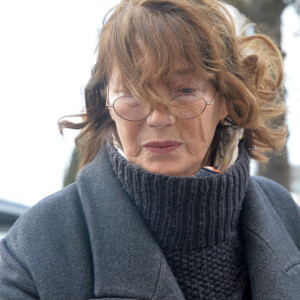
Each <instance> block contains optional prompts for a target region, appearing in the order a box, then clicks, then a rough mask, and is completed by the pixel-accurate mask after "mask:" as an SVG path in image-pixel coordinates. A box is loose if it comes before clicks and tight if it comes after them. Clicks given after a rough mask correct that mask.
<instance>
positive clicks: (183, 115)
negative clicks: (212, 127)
mask: <svg viewBox="0 0 300 300" xmlns="http://www.w3.org/2000/svg"><path fill="white" fill-rule="evenodd" d="M172 101H174V102H176V103H178V104H180V109H179V110H178V113H177V116H178V118H180V119H193V118H195V117H197V116H200V115H201V114H202V113H203V111H204V110H205V106H206V104H205V100H204V99H203V98H202V97H199V96H195V95H184V94H183V95H179V96H177V97H175V98H173V99H172Z"/></svg>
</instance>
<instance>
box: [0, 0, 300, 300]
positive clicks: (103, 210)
mask: <svg viewBox="0 0 300 300" xmlns="http://www.w3.org/2000/svg"><path fill="white" fill-rule="evenodd" d="M282 74H283V71H282V60H281V56H280V53H279V51H278V49H277V48H276V46H275V45H274V43H273V42H272V41H271V40H270V39H269V38H268V37H266V36H263V35H254V36H251V37H245V36H237V35H236V32H235V27H234V23H233V20H232V18H231V17H230V14H229V13H228V11H227V9H226V8H225V7H224V6H223V5H222V3H220V2H218V1H215V0H180V1H179V0H123V1H122V2H121V3H120V4H119V5H118V6H117V7H116V8H115V9H114V10H113V11H112V12H111V13H110V15H109V17H108V19H107V20H106V22H105V24H104V26H103V29H102V31H101V34H100V37H99V45H98V58H97V63H96V65H95V67H94V69H93V71H92V76H91V79H90V81H89V83H88V85H87V87H86V90H85V101H86V103H85V104H86V107H85V111H84V113H83V114H82V118H83V119H82V120H83V121H82V122H81V123H79V124H73V123H70V122H67V121H62V122H61V127H62V128H66V127H68V128H74V129H81V132H80V134H79V136H78V137H77V144H78V145H79V146H80V147H81V149H82V155H81V163H82V170H81V171H80V173H79V176H78V179H77V182H76V183H74V184H72V185H69V186H68V187H67V188H65V189H63V190H61V191H59V192H58V193H56V194H54V195H51V196H49V197H47V198H46V199H44V200H42V201H40V202H39V203H38V204H37V205H35V206H34V207H33V208H32V209H30V210H29V211H28V212H27V213H26V214H24V215H23V216H22V217H21V218H20V219H19V220H18V222H17V223H16V224H15V226H14V227H13V228H12V230H11V231H10V232H9V234H8V235H7V237H6V238H5V239H4V240H3V241H2V243H1V261H0V298H1V299H5V300H8V299H14V300H16V299H22V300H26V299H45V300H51V299H74V300H77V299H78V300H80V299H82V300H83V299H153V300H154V299H155V300H156V299H157V300H158V299H169V300H174V299H257V300H264V299H270V300H271V299H272V300H274V299H280V300H290V299H299V295H300V252H299V249H300V211H299V208H298V207H297V206H296V205H295V204H294V202H293V200H292V198H291V197H290V195H289V193H288V192H287V191H286V190H285V189H284V188H282V187H281V186H279V185H278V184H276V183H274V182H272V181H270V180H267V179H264V178H259V177H250V175H249V158H251V157H252V158H254V159H257V160H258V161H266V159H267V156H266V153H267V152H270V151H278V150H280V149H281V148H282V145H283V144H284V142H285V137H286V127H285V124H284V122H283V121H282V119H283V118H282V115H283V114H284V105H283V102H282V99H281V83H282Z"/></svg>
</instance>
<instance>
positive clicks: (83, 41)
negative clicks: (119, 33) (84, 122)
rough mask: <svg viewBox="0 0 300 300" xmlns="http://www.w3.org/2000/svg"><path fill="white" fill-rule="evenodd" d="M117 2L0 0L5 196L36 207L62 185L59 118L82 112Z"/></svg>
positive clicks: (64, 157)
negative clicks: (100, 39) (104, 27)
mask: <svg viewBox="0 0 300 300" xmlns="http://www.w3.org/2000/svg"><path fill="white" fill-rule="evenodd" d="M117 2H118V1H116V0H109V1H103V0H97V1H96V0H72V1H71V0H69V1H67V0H1V1H0V104H1V105H0V198H2V199H6V200H10V201H15V202H21V203H24V204H26V205H32V204H34V203H36V202H37V201H39V200H40V199H42V198H43V197H45V196H47V195H49V194H51V193H53V192H55V191H57V190H59V189H60V188H61V187H62V180H63V174H64V170H65V168H66V167H67V165H68V161H69V158H70V153H71V151H72V148H73V146H74V143H73V139H74V133H72V132H71V131H70V130H69V131H66V133H65V136H64V137H62V136H60V134H59V133H58V130H57V120H58V118H59V117H61V116H62V115H65V114H70V113H76V112H79V111H80V110H81V108H82V105H83V96H82V92H83V88H84V86H85V84H86V83H87V81H88V79H89V76H90V70H91V68H92V66H93V64H94V63H95V56H94V49H95V47H96V42H97V32H98V31H97V30H99V28H100V26H101V24H102V19H103V16H104V15H105V13H106V12H107V10H108V9H109V8H110V7H112V6H113V5H114V4H116V3H117ZM283 21H284V22H283V23H284V49H285V51H286V52H287V57H286V60H285V68H286V73H287V77H286V87H287V89H288V105H289V107H290V114H289V123H290V128H291V133H290V139H289V144H288V145H289V155H290V161H291V163H292V164H294V165H300V157H299V149H300V145H299V140H300V134H299V130H300V121H299V120H300V118H299V111H300V87H299V79H298V78H297V77H299V67H300V58H299V53H300V39H299V36H298V37H296V33H297V31H298V35H299V32H300V29H299V19H298V17H297V16H296V15H295V12H294V9H293V8H292V7H290V8H288V9H286V11H285V13H284V19H283ZM297 112H298V114H297Z"/></svg>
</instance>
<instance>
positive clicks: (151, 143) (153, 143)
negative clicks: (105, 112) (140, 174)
mask: <svg viewBox="0 0 300 300" xmlns="http://www.w3.org/2000/svg"><path fill="white" fill-rule="evenodd" d="M118 74H119V73H118V69H117V68H114V71H113V74H112V77H111V80H110V83H109V87H108V91H109V92H108V102H109V104H113V102H114V101H115V99H116V98H118V97H120V96H123V95H124V92H122V90H121V87H120V86H119V81H118ZM187 78H189V76H188V74H185V72H182V71H178V73H176V74H175V75H174V79H173V80H172V82H171V84H170V85H168V86H164V85H157V86H154V89H156V90H157V92H159V93H160V95H161V96H164V97H166V99H169V98H170V95H172V93H173V92H174V91H181V90H184V91H190V90H191V89H193V90H197V93H198V94H200V95H201V96H202V97H203V98H204V99H205V100H206V101H207V102H211V99H212V98H213V96H214V94H215V87H214V86H213V84H212V83H210V82H209V81H207V80H205V79H204V78H201V77H197V78H193V79H190V78H189V79H187ZM119 101H120V100H119ZM227 114H228V112H227V108H226V103H225V100H224V99H223V98H221V97H220V96H218V94H216V96H215V101H214V104H213V105H207V106H206V109H205V111H204V112H203V114H202V115H201V118H200V119H199V118H194V119H189V120H180V122H179V124H176V123H177V122H178V120H177V119H176V118H174V117H173V116H172V115H169V114H166V113H164V112H161V111H158V110H153V111H152V113H151V114H150V115H149V116H148V117H147V118H146V119H144V120H142V121H138V122H132V121H127V120H124V119H122V118H121V117H119V116H118V115H117V114H116V113H115V111H114V110H113V108H110V115H111V117H112V119H113V120H114V121H115V124H116V127H117V131H118V134H119V138H120V141H121V144H122V148H123V151H124V152H125V155H126V157H127V159H128V160H129V161H130V162H132V163H133V164H135V165H138V166H139V167H141V168H143V169H145V170H147V171H149V172H153V173H157V174H165V175H169V176H193V175H194V174H196V173H197V171H199V170H200V169H201V168H202V167H203V160H204V158H205V156H206V154H207V152H208V150H209V147H210V144H211V142H212V139H213V137H214V134H215V130H216V127H217V124H218V122H219V121H220V120H222V119H224V118H225V117H226V116H227ZM199 122H202V128H203V135H204V138H201V129H200V128H201V126H199V125H200V124H199Z"/></svg>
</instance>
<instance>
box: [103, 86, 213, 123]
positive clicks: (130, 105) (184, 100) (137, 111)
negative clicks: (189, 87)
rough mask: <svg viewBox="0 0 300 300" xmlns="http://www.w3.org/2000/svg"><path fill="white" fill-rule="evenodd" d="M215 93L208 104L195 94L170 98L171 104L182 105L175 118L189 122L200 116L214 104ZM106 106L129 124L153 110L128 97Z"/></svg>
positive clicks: (140, 119) (120, 98)
mask: <svg viewBox="0 0 300 300" xmlns="http://www.w3.org/2000/svg"><path fill="white" fill-rule="evenodd" d="M216 93H217V89H216V91H215V93H214V95H213V97H212V99H211V101H210V102H208V101H206V100H205V99H204V98H203V97H202V96H201V95H198V94H197V93H182V94H180V95H177V96H175V97H173V98H171V99H170V101H172V102H176V103H179V104H184V105H183V106H182V107H181V108H180V110H178V111H177V112H176V118H178V119H183V120H189V119H194V118H196V117H198V116H200V115H201V114H202V113H203V112H204V111H205V108H206V106H207V105H212V104H214V101H215V96H216ZM185 104H186V105H185ZM106 106H107V107H112V108H113V109H114V111H115V113H116V114H117V115H118V116H119V117H120V118H122V119H124V120H127V121H131V122H138V121H142V120H144V119H146V118H147V117H148V116H149V115H150V114H151V112H152V110H153V109H152V108H151V107H150V105H147V104H146V103H143V102H142V101H139V100H137V99H136V98H134V97H133V96H130V95H123V96H120V97H118V98H116V99H115V100H114V101H113V104H111V105H110V104H108V103H106Z"/></svg>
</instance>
